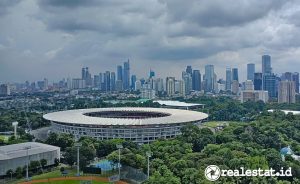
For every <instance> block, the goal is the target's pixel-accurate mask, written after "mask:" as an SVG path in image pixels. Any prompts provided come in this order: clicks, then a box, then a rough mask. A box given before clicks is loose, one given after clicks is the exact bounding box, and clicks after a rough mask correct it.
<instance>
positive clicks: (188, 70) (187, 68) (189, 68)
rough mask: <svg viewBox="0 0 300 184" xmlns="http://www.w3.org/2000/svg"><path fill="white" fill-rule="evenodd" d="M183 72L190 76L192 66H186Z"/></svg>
mask: <svg viewBox="0 0 300 184" xmlns="http://www.w3.org/2000/svg"><path fill="white" fill-rule="evenodd" d="M185 72H186V73H188V74H190V75H191V76H192V74H193V69H192V66H187V67H186V70H185Z"/></svg>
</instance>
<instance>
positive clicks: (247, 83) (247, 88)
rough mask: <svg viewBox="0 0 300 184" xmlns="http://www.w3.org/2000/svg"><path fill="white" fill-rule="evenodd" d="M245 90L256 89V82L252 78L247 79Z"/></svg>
mask: <svg viewBox="0 0 300 184" xmlns="http://www.w3.org/2000/svg"><path fill="white" fill-rule="evenodd" d="M244 90H254V84H253V81H252V80H246V81H245V82H244Z"/></svg>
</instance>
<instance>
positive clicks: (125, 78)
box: [123, 59, 130, 90]
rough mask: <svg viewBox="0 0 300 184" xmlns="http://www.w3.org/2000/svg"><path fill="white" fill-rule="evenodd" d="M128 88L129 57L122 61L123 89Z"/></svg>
mask: <svg viewBox="0 0 300 184" xmlns="http://www.w3.org/2000/svg"><path fill="white" fill-rule="evenodd" d="M129 88H130V65H129V59H128V61H127V62H124V69H123V89H124V90H128V89H129Z"/></svg>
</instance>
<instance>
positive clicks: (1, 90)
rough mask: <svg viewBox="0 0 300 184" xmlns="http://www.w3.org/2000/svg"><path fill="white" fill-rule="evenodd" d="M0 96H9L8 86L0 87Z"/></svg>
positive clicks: (2, 85)
mask: <svg viewBox="0 0 300 184" xmlns="http://www.w3.org/2000/svg"><path fill="white" fill-rule="evenodd" d="M0 95H3V96H8V95H10V86H9V84H1V85H0Z"/></svg>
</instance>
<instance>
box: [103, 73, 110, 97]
mask: <svg viewBox="0 0 300 184" xmlns="http://www.w3.org/2000/svg"><path fill="white" fill-rule="evenodd" d="M104 91H106V92H108V91H110V72H109V71H106V72H105V73H104Z"/></svg>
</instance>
